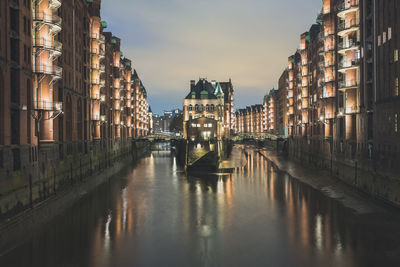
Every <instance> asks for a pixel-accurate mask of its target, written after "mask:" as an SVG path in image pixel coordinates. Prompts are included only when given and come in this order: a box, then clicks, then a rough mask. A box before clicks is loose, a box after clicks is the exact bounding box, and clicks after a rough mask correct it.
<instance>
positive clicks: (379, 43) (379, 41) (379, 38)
mask: <svg viewBox="0 0 400 267" xmlns="http://www.w3.org/2000/svg"><path fill="white" fill-rule="evenodd" d="M378 46H381V36H380V35H379V36H378Z"/></svg>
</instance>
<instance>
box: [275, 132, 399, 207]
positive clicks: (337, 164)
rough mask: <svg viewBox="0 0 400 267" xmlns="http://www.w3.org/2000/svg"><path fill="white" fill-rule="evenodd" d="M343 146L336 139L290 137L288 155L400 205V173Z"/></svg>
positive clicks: (292, 158)
mask: <svg viewBox="0 0 400 267" xmlns="http://www.w3.org/2000/svg"><path fill="white" fill-rule="evenodd" d="M348 147H349V146H343V149H342V151H340V150H339V149H338V148H337V147H336V146H335V144H334V143H333V142H332V140H307V139H300V138H299V139H294V138H289V139H287V151H284V150H283V148H284V147H282V148H279V149H278V150H279V152H280V153H282V154H286V155H287V156H288V159H290V160H294V161H296V162H298V163H300V164H302V165H304V166H305V167H307V168H316V169H322V170H326V171H327V172H329V174H330V175H331V176H332V177H333V178H337V179H339V180H341V181H343V182H345V183H346V184H348V185H350V186H352V187H354V188H355V189H357V190H360V191H362V192H364V193H367V194H369V195H370V196H372V197H374V198H377V199H380V200H383V201H385V202H387V203H389V204H392V205H394V206H398V207H400V173H399V172H393V171H392V172H391V171H388V170H387V169H385V168H384V166H383V165H381V164H380V163H379V162H378V161H377V160H375V159H374V158H372V159H368V158H366V157H361V156H357V155H356V156H354V157H349V156H348V155H351V154H352V152H351V151H346V148H348Z"/></svg>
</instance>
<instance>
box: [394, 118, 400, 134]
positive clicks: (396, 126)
mask: <svg viewBox="0 0 400 267" xmlns="http://www.w3.org/2000/svg"><path fill="white" fill-rule="evenodd" d="M398 116H399V115H398V114H394V132H395V133H398V132H399V118H398Z"/></svg>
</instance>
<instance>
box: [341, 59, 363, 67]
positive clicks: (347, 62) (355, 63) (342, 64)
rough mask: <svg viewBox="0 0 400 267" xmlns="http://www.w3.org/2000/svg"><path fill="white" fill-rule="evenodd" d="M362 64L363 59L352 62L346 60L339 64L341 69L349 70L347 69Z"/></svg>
mask: <svg viewBox="0 0 400 267" xmlns="http://www.w3.org/2000/svg"><path fill="white" fill-rule="evenodd" d="M360 63H361V59H359V58H357V59H354V60H352V61H347V60H344V61H341V62H340V63H339V69H347V68H352V67H357V66H360Z"/></svg>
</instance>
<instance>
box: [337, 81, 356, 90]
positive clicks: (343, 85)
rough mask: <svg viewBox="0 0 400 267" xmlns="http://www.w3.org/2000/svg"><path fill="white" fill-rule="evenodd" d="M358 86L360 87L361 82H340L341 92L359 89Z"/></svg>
mask: <svg viewBox="0 0 400 267" xmlns="http://www.w3.org/2000/svg"><path fill="white" fill-rule="evenodd" d="M358 86H359V82H358V81H357V80H348V81H341V82H339V88H340V89H341V90H343V89H349V88H353V87H358Z"/></svg>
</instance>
